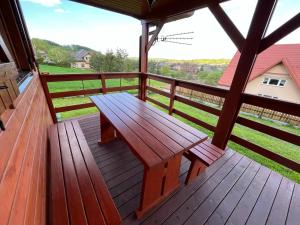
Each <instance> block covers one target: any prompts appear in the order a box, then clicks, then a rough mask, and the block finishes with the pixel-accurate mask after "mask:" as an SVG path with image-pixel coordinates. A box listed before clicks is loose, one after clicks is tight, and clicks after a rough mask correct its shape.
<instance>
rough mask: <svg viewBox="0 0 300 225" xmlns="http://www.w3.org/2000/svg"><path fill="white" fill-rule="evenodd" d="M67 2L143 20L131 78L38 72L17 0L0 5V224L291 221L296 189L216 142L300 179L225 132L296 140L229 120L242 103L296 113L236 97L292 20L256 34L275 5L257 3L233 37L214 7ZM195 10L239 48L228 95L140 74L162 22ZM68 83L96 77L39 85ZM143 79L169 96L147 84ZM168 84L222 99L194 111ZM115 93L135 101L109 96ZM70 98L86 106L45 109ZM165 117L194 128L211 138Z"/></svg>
mask: <svg viewBox="0 0 300 225" xmlns="http://www.w3.org/2000/svg"><path fill="white" fill-rule="evenodd" d="M76 2H79V3H83V4H87V5H92V6H95V7H99V8H103V9H107V10H111V11H114V12H118V13H122V14H125V15H128V16H132V17H134V18H136V19H138V20H140V21H141V22H142V34H141V36H140V57H139V59H140V60H139V61H140V63H139V71H138V72H123V73H114V72H111V73H91V74H60V75H58V74H49V73H40V72H39V69H38V63H37V61H36V59H35V56H34V52H33V49H32V46H31V41H30V38H29V35H28V32H27V28H26V23H25V21H24V17H23V15H22V10H21V7H20V3H19V1H18V0H2V1H0V32H1V33H0V34H1V36H0V203H1V204H0V224H1V225H21V224H22V225H24V224H25V225H34V224H35V225H45V224H51V225H52V224H53V225H81V224H82V225H90V224H93V225H94V224H97V225H118V224H149V225H151V224H170V225H177V224H213V225H219V224H220V225H221V224H232V225H236V224H259V225H260V224H287V225H298V224H299V221H300V185H299V184H296V183H295V182H293V181H291V180H289V179H287V178H285V177H283V176H282V175H279V174H278V173H276V172H274V171H272V170H270V169H268V168H266V167H264V166H262V165H260V164H258V163H257V162H254V161H253V160H250V159H249V158H247V157H246V156H243V155H241V154H239V153H237V152H235V151H234V150H232V149H229V148H228V147H227V143H228V141H232V142H234V143H236V144H237V145H240V146H242V147H244V148H246V149H247V151H253V152H255V153H257V154H260V155H262V156H263V157H265V158H268V159H269V160H273V161H274V162H276V163H278V164H280V165H281V166H282V167H284V168H285V169H286V170H288V171H292V172H298V173H299V172H300V163H299V161H295V160H294V159H291V158H289V157H288V156H283V155H280V154H277V153H276V152H274V151H272V149H267V148H265V147H263V146H261V145H259V144H257V143H256V142H255V141H249V140H247V138H245V137H244V138H243V137H239V136H238V135H237V134H234V133H232V130H233V127H234V126H235V124H239V125H242V126H244V127H246V128H248V129H252V130H254V131H257V132H260V133H262V135H268V136H270V137H274V138H277V139H279V140H281V141H284V142H285V143H289V144H291V145H294V146H296V147H297V148H298V147H299V146H300V137H299V136H298V135H296V134H293V133H290V132H287V131H284V130H281V129H277V128H274V127H271V126H268V125H264V124H262V123H259V122H256V121H254V120H250V119H247V118H244V117H242V116H240V115H239V112H240V108H241V105H242V104H250V105H253V106H257V107H263V108H265V109H270V110H276V111H278V112H280V113H285V114H290V115H292V116H295V117H300V105H299V104H295V103H291V102H284V101H280V100H276V99H267V98H264V97H261V96H254V95H250V94H246V93H244V89H245V86H246V84H247V81H248V79H249V75H250V73H251V70H252V67H253V64H254V63H255V60H256V57H257V55H258V54H259V53H261V52H262V51H264V50H265V49H267V48H268V47H270V46H271V45H273V44H274V43H276V42H277V41H279V40H280V39H282V38H283V37H285V36H286V35H288V34H289V33H291V32H293V31H294V30H296V29H298V28H299V26H300V13H298V14H296V15H295V16H294V17H292V18H291V19H290V20H288V21H286V22H285V21H283V22H284V23H283V25H282V26H280V27H279V28H277V29H276V30H275V31H273V32H272V33H270V34H269V35H268V36H266V31H267V28H268V25H269V22H270V20H271V18H272V14H273V11H274V9H275V7H276V3H277V1H276V0H259V1H258V2H257V6H256V9H255V12H254V14H253V18H252V21H251V24H250V27H249V30H248V34H247V36H246V37H244V36H243V35H242V34H241V33H240V31H239V30H238V29H237V27H236V26H235V25H234V23H233V22H232V21H231V19H230V18H229V17H228V16H227V14H226V13H225V11H224V10H223V9H222V7H221V5H220V3H222V2H224V0H199V1H198V0H197V1H196V0H190V1H187V2H186V3H184V4H182V1H180V0H156V1H150V0H141V1H132V0H123V1H119V0H110V1H106V0H76ZM205 7H208V9H209V10H210V11H211V13H212V14H213V15H214V17H215V18H216V20H217V21H218V22H219V23H220V25H221V26H222V28H223V29H224V31H225V32H226V33H227V34H228V36H229V37H230V39H231V40H232V41H233V43H234V44H235V45H236V47H237V49H238V50H239V51H240V53H241V56H240V59H239V62H238V64H237V68H236V71H235V74H234V77H233V81H232V85H231V87H230V89H229V90H225V89H221V88H218V87H212V86H206V85H202V84H196V83H191V82H188V81H183V80H177V79H173V78H169V77H164V76H160V75H156V74H151V73H149V72H148V52H149V50H150V49H151V46H152V45H153V43H154V41H155V39H156V37H157V36H158V34H159V32H160V30H161V29H162V27H163V26H164V24H165V23H168V22H172V21H175V20H178V19H182V18H187V17H190V16H191V15H193V12H194V10H197V9H201V8H205ZM152 27H154V29H153V30H151V31H150V28H152ZM18 73H20V74H22V75H24V74H26V75H27V76H25V78H24V79H26V77H27V78H28V85H27V86H26V88H24V89H23V90H22V91H20V92H21V93H19V91H18V90H15V89H16V88H17V86H16V82H15V81H14V79H15V77H16V76H18V75H19V74H18ZM128 78H130V79H131V78H135V79H136V80H137V81H138V82H137V83H136V84H135V85H127V86H121V85H120V86H119V87H109V86H108V85H107V83H108V80H111V79H128ZM22 79H23V76H22ZM74 81H75V82H84V81H95V84H99V86H97V87H94V88H93V89H76V90H68V91H63V92H52V91H51V88H49V87H51V83H53V82H58V83H59V82H74ZM151 81H156V82H161V83H164V84H165V87H168V88H169V89H167V88H164V89H159V88H157V87H155V86H151ZM100 84H101V85H100ZM177 88H186V89H188V90H191V91H196V92H201V93H205V94H208V95H212V96H218V97H220V98H222V99H223V100H224V104H223V105H222V106H221V107H220V108H216V107H212V106H211V105H207V104H203V103H202V102H200V101H196V100H195V99H189V98H186V97H184V96H181V95H180V94H179V93H177V92H176V90H177ZM126 91H135V92H136V93H138V95H137V96H130V95H129V94H128V93H121V94H110V93H112V92H126ZM153 94H155V95H160V96H164V97H165V98H167V99H168V101H167V102H168V103H166V102H165V103H163V102H160V101H158V100H157V99H155V98H153ZM120 95H122V99H119V98H118V97H119V96H120ZM75 96H77V97H81V98H84V97H90V98H91V100H92V101H91V102H88V103H84V102H82V103H80V104H77V105H68V106H63V107H56V106H55V105H54V104H53V101H54V99H57V98H63V99H66V98H69V97H75ZM124 96H125V97H124ZM123 97H124V98H123ZM177 102H178V103H183V104H186V105H188V106H189V107H191V108H195V109H199V110H202V111H205V112H207V113H209V114H212V115H214V116H215V117H216V118H217V119H218V122H217V124H216V125H212V124H209V123H207V121H202V120H200V119H199V118H196V117H195V116H192V115H190V114H188V112H186V111H183V110H182V109H181V108H180V107H178V106H177V105H176V103H177ZM149 103H151V104H154V105H156V106H158V107H160V108H161V109H163V110H164V111H165V112H163V111H162V110H159V109H157V108H154V106H151V105H150V104H149ZM95 106H96V107H97V108H98V109H99V111H100V116H99V115H98V114H97V115H93V116H85V117H80V118H73V119H71V120H66V121H59V120H58V118H57V114H58V113H62V112H67V111H72V110H78V109H83V108H90V107H95ZM166 112H167V113H166ZM174 115H176V117H177V116H179V117H180V118H183V119H185V121H188V122H189V123H193V124H196V125H198V126H201V127H204V128H205V129H207V130H208V131H209V132H211V133H212V134H213V135H212V138H211V139H207V135H206V134H203V133H201V132H200V131H199V130H196V129H195V128H193V127H192V126H190V125H187V124H185V123H183V122H182V121H179V120H178V119H177V118H175V117H173V116H174ZM99 117H100V119H99ZM99 138H100V141H101V142H100V143H98V141H99ZM298 149H299V148H298Z"/></svg>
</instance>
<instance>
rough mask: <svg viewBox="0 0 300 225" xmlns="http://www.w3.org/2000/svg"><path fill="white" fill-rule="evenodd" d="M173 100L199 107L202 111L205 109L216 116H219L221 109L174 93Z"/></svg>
mask: <svg viewBox="0 0 300 225" xmlns="http://www.w3.org/2000/svg"><path fill="white" fill-rule="evenodd" d="M175 100H176V101H178V102H181V103H184V104H187V105H190V106H193V107H195V108H197V109H201V110H203V111H206V112H208V113H211V114H213V115H216V116H219V115H220V113H221V111H220V110H219V109H215V108H213V107H210V106H207V105H204V104H201V103H198V102H195V101H192V100H189V99H187V98H184V97H182V96H179V95H175Z"/></svg>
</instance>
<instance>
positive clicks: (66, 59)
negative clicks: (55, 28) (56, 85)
mask: <svg viewBox="0 0 300 225" xmlns="http://www.w3.org/2000/svg"><path fill="white" fill-rule="evenodd" d="M48 57H49V59H50V60H51V61H52V62H53V63H54V64H55V65H59V66H70V65H71V63H72V62H74V57H73V56H72V55H71V54H70V52H68V51H66V50H63V49H61V48H59V47H53V48H51V49H49V51H48Z"/></svg>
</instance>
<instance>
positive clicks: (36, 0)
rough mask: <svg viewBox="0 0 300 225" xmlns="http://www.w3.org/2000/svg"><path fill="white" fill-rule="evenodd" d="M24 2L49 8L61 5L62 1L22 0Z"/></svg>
mask: <svg viewBox="0 0 300 225" xmlns="http://www.w3.org/2000/svg"><path fill="white" fill-rule="evenodd" d="M22 1H23V2H32V3H36V4H40V5H43V6H47V7H54V6H57V5H59V4H61V0H22Z"/></svg>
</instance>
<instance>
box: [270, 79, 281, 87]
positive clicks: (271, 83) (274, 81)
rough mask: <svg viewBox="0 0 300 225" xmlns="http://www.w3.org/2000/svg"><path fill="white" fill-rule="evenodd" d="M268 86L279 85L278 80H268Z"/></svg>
mask: <svg viewBox="0 0 300 225" xmlns="http://www.w3.org/2000/svg"><path fill="white" fill-rule="evenodd" d="M268 84H270V85H276V86H277V85H278V84H279V80H278V79H270V80H269V83H268Z"/></svg>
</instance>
